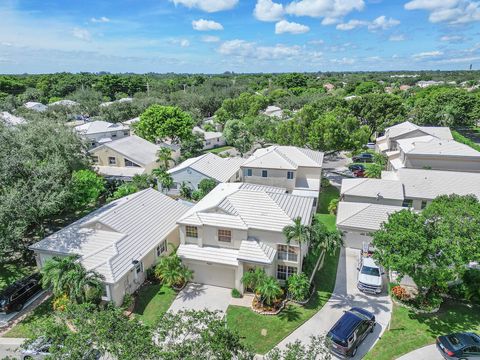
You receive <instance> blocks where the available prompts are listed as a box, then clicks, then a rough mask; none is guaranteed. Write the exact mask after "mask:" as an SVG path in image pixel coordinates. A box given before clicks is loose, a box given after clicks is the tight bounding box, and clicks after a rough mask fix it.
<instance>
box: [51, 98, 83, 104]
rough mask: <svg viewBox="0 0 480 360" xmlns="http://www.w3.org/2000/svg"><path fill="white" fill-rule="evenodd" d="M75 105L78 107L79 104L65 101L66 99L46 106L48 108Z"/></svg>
mask: <svg viewBox="0 0 480 360" xmlns="http://www.w3.org/2000/svg"><path fill="white" fill-rule="evenodd" d="M77 105H80V104H79V103H78V102H76V101H73V100H66V99H64V100H59V101H55V102H53V103H51V104H48V106H77Z"/></svg>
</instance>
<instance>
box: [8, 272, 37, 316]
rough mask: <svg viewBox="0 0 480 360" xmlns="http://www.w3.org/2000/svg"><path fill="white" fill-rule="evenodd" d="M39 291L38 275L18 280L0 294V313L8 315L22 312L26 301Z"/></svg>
mask: <svg viewBox="0 0 480 360" xmlns="http://www.w3.org/2000/svg"><path fill="white" fill-rule="evenodd" d="M41 290H42V286H41V284H40V274H39V273H35V274H32V275H30V276H27V277H25V278H23V279H21V280H18V281H17V282H15V283H13V284H12V285H10V286H9V287H7V288H6V289H4V290H3V291H2V292H1V293H0V312H5V313H6V314H9V313H11V312H13V311H20V310H22V308H23V307H24V305H25V304H26V303H27V302H28V300H30V299H31V298H32V297H33V296H34V295H36V294H37V293H39V292H40V291H41Z"/></svg>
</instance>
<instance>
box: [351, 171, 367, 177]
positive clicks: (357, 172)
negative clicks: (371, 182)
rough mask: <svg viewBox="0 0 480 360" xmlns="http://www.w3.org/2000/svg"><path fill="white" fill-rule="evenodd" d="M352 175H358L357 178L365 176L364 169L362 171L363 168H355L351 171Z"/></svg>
mask: <svg viewBox="0 0 480 360" xmlns="http://www.w3.org/2000/svg"><path fill="white" fill-rule="evenodd" d="M353 175H354V176H355V177H358V178H363V177H365V171H363V170H355V171H354V172H353Z"/></svg>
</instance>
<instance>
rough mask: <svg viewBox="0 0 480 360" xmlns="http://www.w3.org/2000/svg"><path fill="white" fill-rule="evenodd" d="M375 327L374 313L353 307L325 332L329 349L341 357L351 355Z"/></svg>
mask: <svg viewBox="0 0 480 360" xmlns="http://www.w3.org/2000/svg"><path fill="white" fill-rule="evenodd" d="M374 328H375V315H373V314H372V313H371V312H370V311H367V310H365V309H362V308H358V307H353V308H351V309H350V310H348V311H345V314H343V315H342V317H341V318H340V319H339V320H338V321H337V322H336V324H335V325H333V327H332V328H331V329H330V331H329V332H328V334H327V338H328V339H329V341H330V342H331V346H330V349H331V351H333V352H334V353H336V354H338V355H340V356H341V357H352V356H355V354H356V353H357V348H358V346H360V344H361V343H362V341H363V340H364V339H365V338H366V337H367V335H368V334H369V333H371V332H373V329H374Z"/></svg>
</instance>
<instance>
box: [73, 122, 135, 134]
mask: <svg viewBox="0 0 480 360" xmlns="http://www.w3.org/2000/svg"><path fill="white" fill-rule="evenodd" d="M128 129H129V127H128V126H126V125H123V124H121V123H111V122H107V121H100V120H96V121H91V122H87V123H85V124H83V125H79V126H75V131H77V132H78V133H80V134H83V135H91V134H99V133H104V132H110V131H117V130H128Z"/></svg>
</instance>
